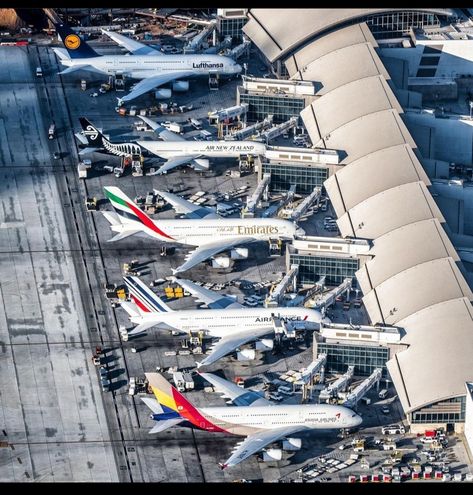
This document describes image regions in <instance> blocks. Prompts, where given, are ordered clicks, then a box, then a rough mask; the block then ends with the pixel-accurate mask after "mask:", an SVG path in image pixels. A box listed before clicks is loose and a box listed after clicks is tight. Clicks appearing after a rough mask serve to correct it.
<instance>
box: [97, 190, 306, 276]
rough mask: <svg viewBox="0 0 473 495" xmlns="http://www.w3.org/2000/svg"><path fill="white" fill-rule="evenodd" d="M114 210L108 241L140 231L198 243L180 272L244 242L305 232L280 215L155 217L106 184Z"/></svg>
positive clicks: (109, 216)
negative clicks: (151, 216) (157, 218)
mask: <svg viewBox="0 0 473 495" xmlns="http://www.w3.org/2000/svg"><path fill="white" fill-rule="evenodd" d="M104 191H105V195H106V196H107V198H108V199H109V200H110V202H111V203H112V206H113V208H114V210H115V212H110V211H104V212H103V215H104V216H105V218H106V219H107V220H108V221H109V222H110V224H111V227H110V228H111V229H112V231H114V232H117V235H115V236H114V237H113V238H112V239H110V240H109V242H113V241H118V240H120V239H124V238H125V237H128V236H130V235H133V234H136V233H138V232H144V233H145V234H147V235H149V236H150V237H153V238H154V239H157V240H159V241H163V242H172V243H178V244H184V245H187V246H195V247H196V249H195V250H194V251H192V252H191V253H190V254H189V255H187V257H186V261H185V263H183V264H182V265H181V266H178V267H177V268H174V269H173V273H174V274H176V273H180V272H184V271H186V270H189V269H190V268H192V267H194V266H195V265H197V264H198V263H201V262H202V261H205V260H208V259H210V258H211V257H213V256H215V255H217V254H219V253H222V252H223V251H228V250H232V249H233V248H235V247H238V246H241V245H242V244H248V243H252V242H256V241H263V240H266V241H267V240H269V239H281V240H291V239H294V237H295V236H296V235H303V233H304V231H303V230H302V229H299V228H298V227H297V226H296V225H295V224H294V223H292V222H290V221H288V220H281V219H279V218H245V219H241V218H198V219H195V218H193V219H172V220H171V219H163V220H161V219H160V220H152V219H151V218H150V217H149V216H148V215H147V214H146V213H144V212H143V211H142V210H140V208H139V207H138V206H137V205H136V204H135V203H134V202H133V201H132V200H131V199H130V198H128V197H127V196H126V195H125V194H124V193H123V192H122V191H121V190H120V189H119V188H118V187H113V186H107V187H104Z"/></svg>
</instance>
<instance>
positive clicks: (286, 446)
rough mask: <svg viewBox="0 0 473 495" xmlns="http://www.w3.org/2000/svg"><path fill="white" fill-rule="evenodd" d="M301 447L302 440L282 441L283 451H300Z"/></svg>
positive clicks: (287, 439) (289, 439) (290, 439)
mask: <svg viewBox="0 0 473 495" xmlns="http://www.w3.org/2000/svg"><path fill="white" fill-rule="evenodd" d="M301 446H302V439H300V438H286V440H283V442H282V449H283V450H292V451H295V450H300V448H301Z"/></svg>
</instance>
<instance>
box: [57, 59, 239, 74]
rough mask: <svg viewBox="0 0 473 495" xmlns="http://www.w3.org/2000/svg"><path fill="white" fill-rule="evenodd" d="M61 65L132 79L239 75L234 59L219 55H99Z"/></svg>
mask: <svg viewBox="0 0 473 495" xmlns="http://www.w3.org/2000/svg"><path fill="white" fill-rule="evenodd" d="M61 63H62V64H63V65H65V66H67V67H73V66H75V65H88V66H91V67H93V68H94V69H95V70H96V71H98V72H102V73H103V74H113V75H116V74H123V75H125V76H128V77H131V78H133V79H144V78H146V77H148V76H149V75H157V74H163V75H164V74H168V73H170V72H181V71H192V73H193V74H194V75H195V76H206V75H207V76H208V75H209V74H211V73H218V74H221V75H224V76H233V75H236V74H238V73H239V72H240V67H239V66H238V64H236V63H235V61H234V60H232V59H231V58H228V57H222V56H220V55H146V56H144V55H103V56H100V57H93V58H73V59H67V58H63V59H61Z"/></svg>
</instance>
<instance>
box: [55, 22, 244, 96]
mask: <svg viewBox="0 0 473 495" xmlns="http://www.w3.org/2000/svg"><path fill="white" fill-rule="evenodd" d="M56 21H57V19H56ZM54 26H55V28H56V32H57V33H58V34H59V36H60V38H61V40H62V42H63V44H64V46H65V49H64V48H53V50H54V52H55V53H56V55H57V56H58V57H59V60H60V62H61V64H62V65H64V66H66V67H67V69H65V70H63V71H62V72H60V74H69V73H71V72H75V71H77V70H82V69H83V70H88V71H91V72H97V73H99V74H107V75H116V74H123V75H124V76H126V77H130V78H132V79H140V80H141V81H140V82H139V83H137V84H136V85H135V86H134V88H133V89H132V91H131V92H130V93H128V94H127V95H126V96H124V97H123V98H119V100H120V102H127V101H130V100H133V99H135V98H137V97H138V96H141V95H142V94H144V93H147V92H148V91H151V90H153V89H155V88H157V87H159V86H162V85H163V84H166V83H169V82H173V81H178V80H179V81H182V80H183V79H184V80H186V79H189V78H194V77H198V76H207V77H208V76H209V74H219V75H221V76H224V77H233V76H236V75H238V74H240V72H241V66H240V65H239V64H237V63H236V62H235V61H234V60H233V59H231V58H229V57H223V56H220V55H206V54H201V55H182V54H181V55H164V54H163V53H161V52H159V51H157V50H155V49H154V48H151V47H149V46H147V45H145V44H143V43H139V42H138V41H135V40H131V39H129V38H126V37H125V36H121V35H117V34H114V35H113V38H114V39H115V40H117V39H120V41H121V42H122V44H123V43H124V40H125V42H126V43H127V45H128V49H129V50H130V51H131V53H130V54H127V55H100V54H98V53H97V52H96V51H95V50H94V49H93V48H92V47H91V46H90V45H88V44H87V43H86V42H85V41H83V40H82V39H81V38H80V37H79V35H78V34H76V33H75V32H74V31H73V30H72V29H71V28H70V27H69V26H67V25H66V24H62V23H57V22H55V23H54ZM105 33H106V34H107V35H109V36H111V33H108V32H105Z"/></svg>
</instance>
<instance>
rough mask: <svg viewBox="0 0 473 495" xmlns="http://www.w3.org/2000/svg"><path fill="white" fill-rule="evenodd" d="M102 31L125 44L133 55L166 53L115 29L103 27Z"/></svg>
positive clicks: (119, 42)
mask: <svg viewBox="0 0 473 495" xmlns="http://www.w3.org/2000/svg"><path fill="white" fill-rule="evenodd" d="M102 33H103V34H106V35H107V36H108V37H109V38H112V40H113V41H115V43H118V44H119V45H120V46H123V47H124V48H126V49H127V50H128V51H129V52H130V53H132V54H133V55H158V54H159V55H164V53H163V52H161V51H160V50H156V49H155V48H151V47H150V46H148V45H145V44H144V43H140V42H139V41H136V40H132V39H131V38H128V36H123V34H118V33H115V32H113V31H106V30H105V29H102Z"/></svg>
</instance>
